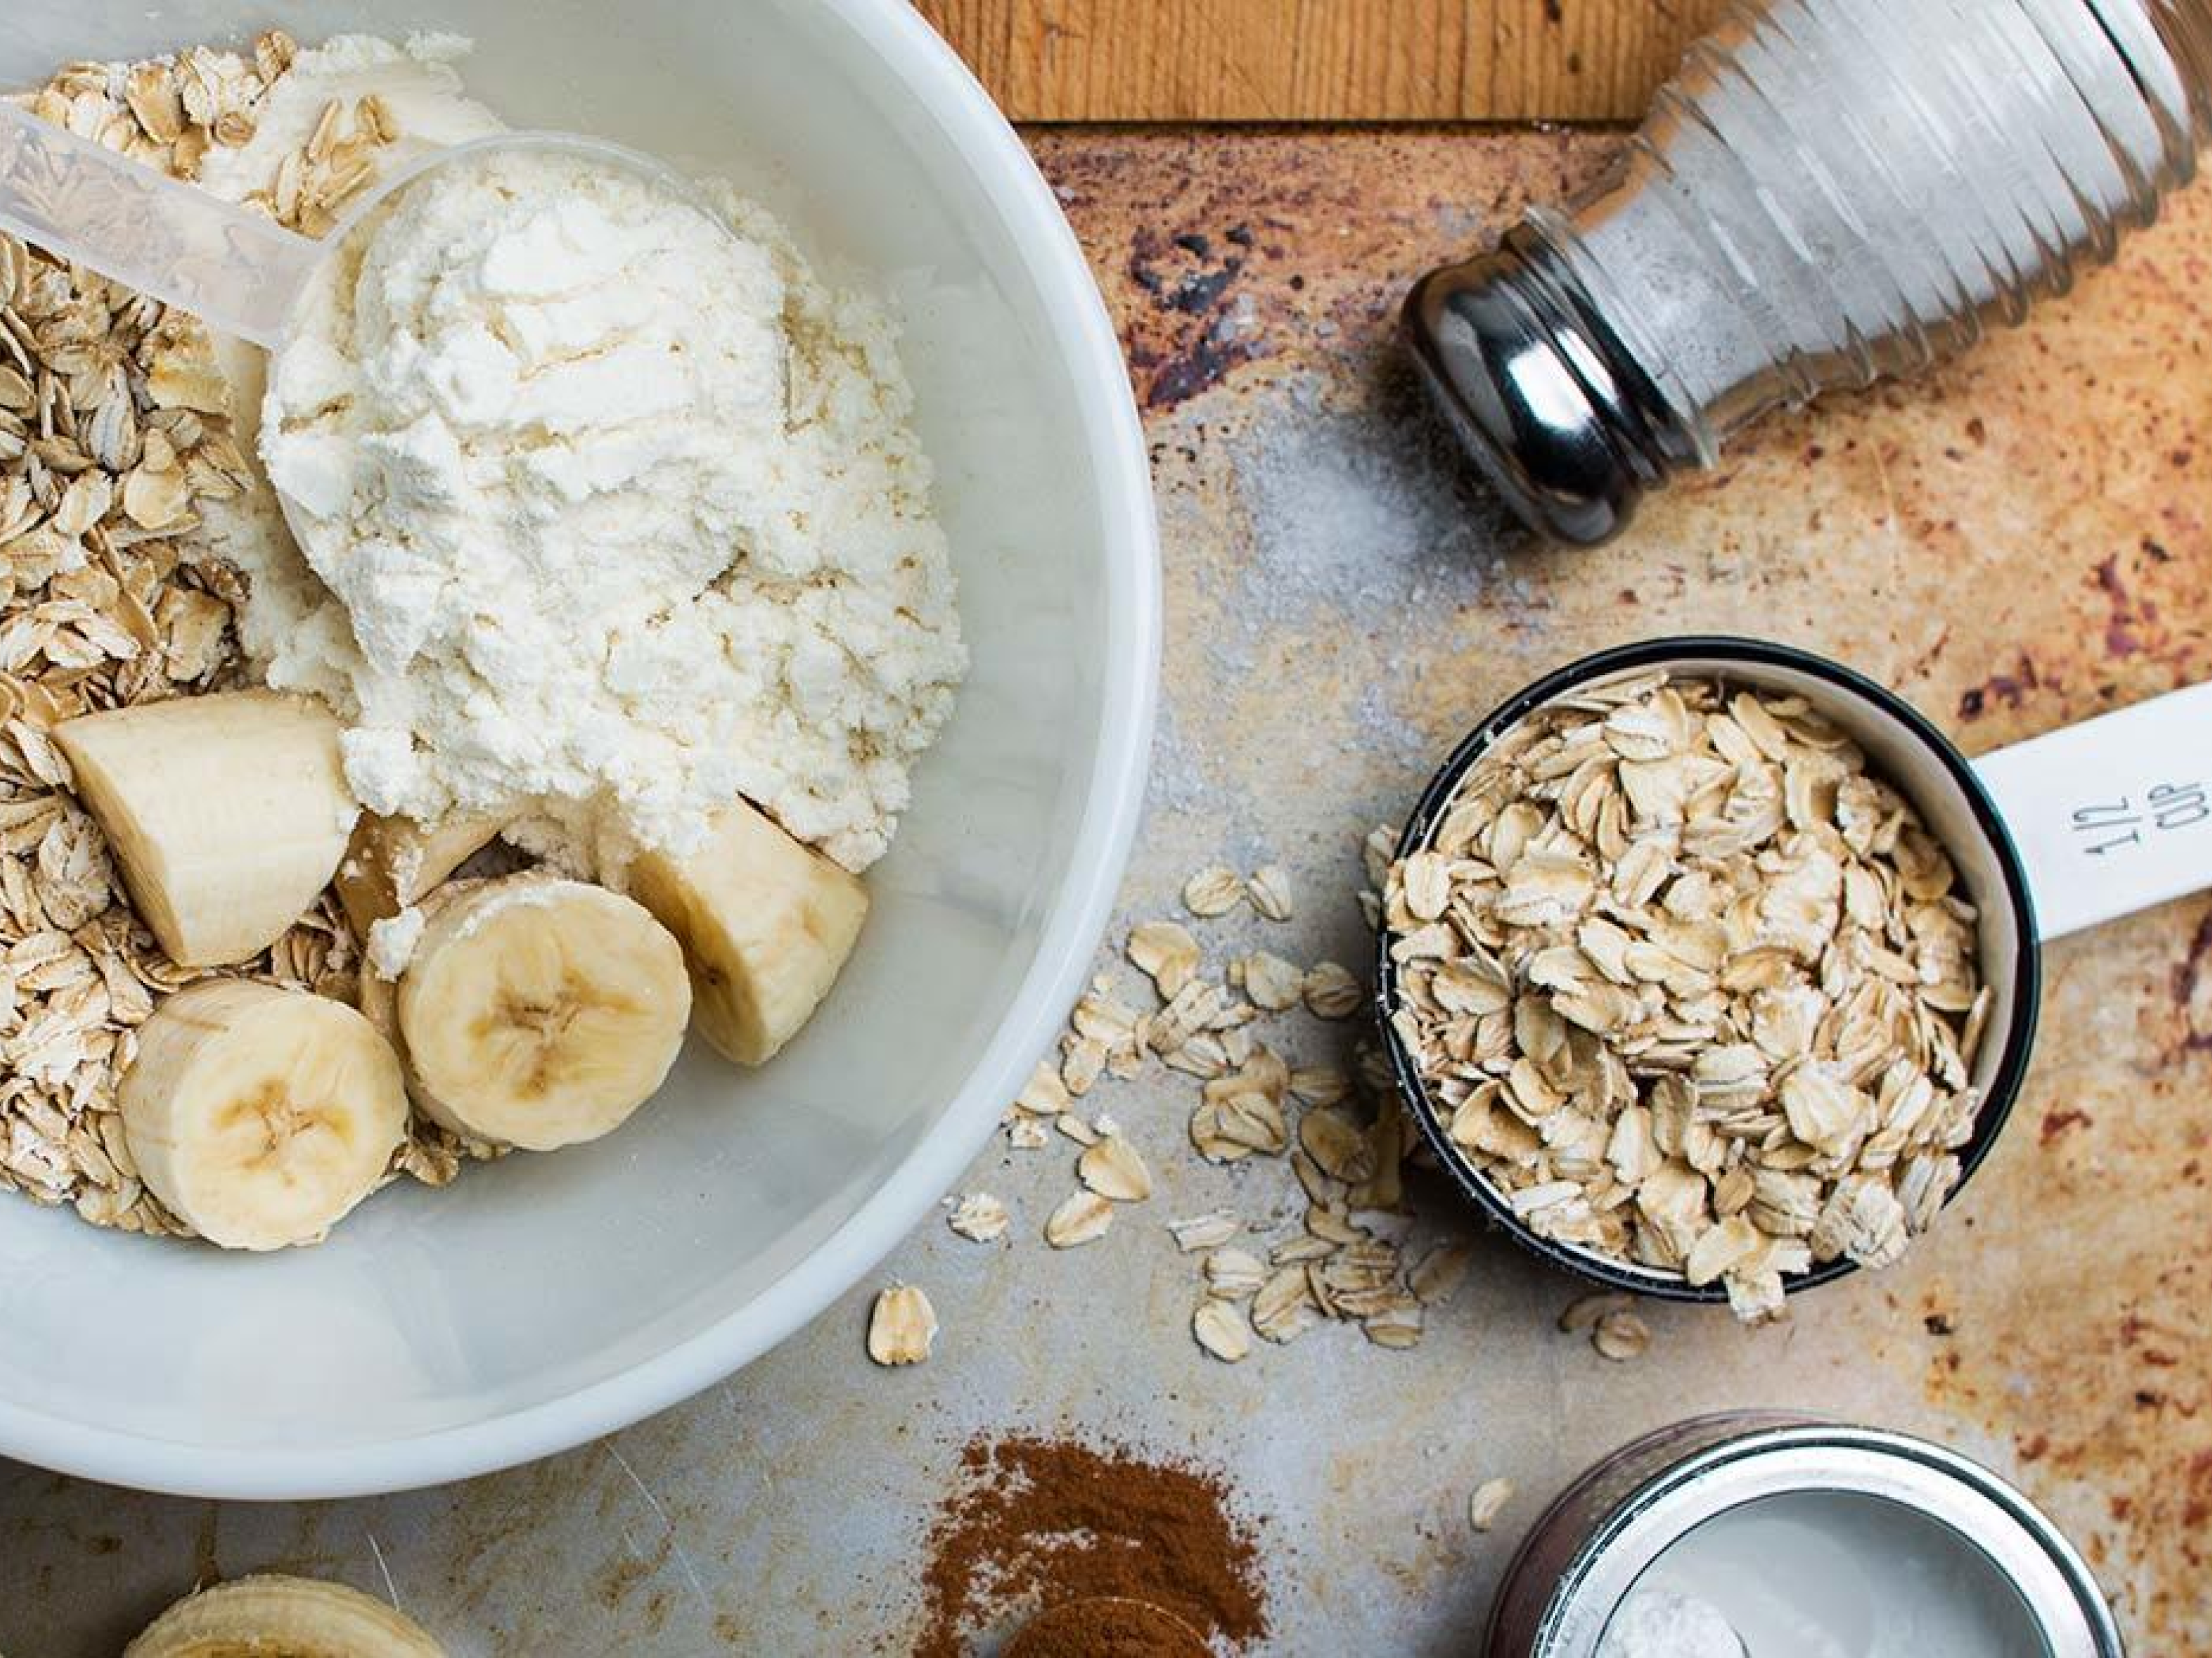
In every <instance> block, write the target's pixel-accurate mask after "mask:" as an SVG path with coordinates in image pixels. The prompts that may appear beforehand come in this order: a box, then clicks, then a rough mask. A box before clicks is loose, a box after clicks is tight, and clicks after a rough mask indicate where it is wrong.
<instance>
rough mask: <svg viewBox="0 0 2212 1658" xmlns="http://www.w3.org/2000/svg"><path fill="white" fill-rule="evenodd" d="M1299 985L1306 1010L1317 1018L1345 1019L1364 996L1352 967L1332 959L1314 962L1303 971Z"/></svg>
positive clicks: (1365, 995)
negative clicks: (1303, 979)
mask: <svg viewBox="0 0 2212 1658" xmlns="http://www.w3.org/2000/svg"><path fill="white" fill-rule="evenodd" d="M1300 988H1301V990H1302V992H1303V993H1304V996H1305V1003H1306V1011H1309V1012H1310V1013H1311V1014H1312V1015H1313V1016H1314V1017H1316V1018H1317V1019H1348V1018H1350V1017H1352V1015H1353V1014H1354V1013H1357V1012H1358V1011H1359V1009H1360V1005H1362V1004H1363V1003H1364V1002H1365V1001H1366V999H1367V993H1366V991H1364V989H1362V988H1361V987H1360V983H1359V981H1358V980H1357V979H1355V978H1353V977H1352V970H1351V969H1349V968H1346V967H1342V966H1340V965H1339V964H1338V963H1334V962H1320V963H1316V964H1315V965H1314V966H1313V967H1312V968H1310V969H1308V970H1307V973H1306V976H1305V981H1304V984H1303V985H1302V986H1301V987H1300Z"/></svg>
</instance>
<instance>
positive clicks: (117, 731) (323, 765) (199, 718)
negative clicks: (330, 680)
mask: <svg viewBox="0 0 2212 1658" xmlns="http://www.w3.org/2000/svg"><path fill="white" fill-rule="evenodd" d="M54 740H55V741H56V742H57V743H58V744H60V745H61V749H62V752H63V753H64V755H66V756H68V757H69V762H70V768H71V769H72V770H73V771H74V772H75V773H76V790H77V793H78V795H79V796H80V797H81V798H82V799H83V801H84V804H85V806H86V809H87V810H88V811H90V812H91V813H92V815H93V816H94V817H95V818H97V819H98V820H99V821H100V828H101V829H105V830H106V831H107V839H108V841H109V843H110V844H111V845H112V846H113V847H114V848H115V854H116V858H117V860H118V862H119V863H120V864H121V865H122V867H123V879H124V882H125V885H127V886H128V887H129V888H130V890H131V900H132V902H134V903H136V905H137V909H138V914H140V916H141V917H142V918H143V920H145V923H146V925H147V926H149V928H151V929H152V930H153V933H154V936H155V938H158V939H160V940H161V948H162V949H163V950H167V951H168V953H169V955H170V957H172V958H173V960H175V961H177V962H179V963H183V964H184V965H185V966H187V967H219V966H223V965H226V964H228V963H235V962H244V961H250V960H252V958H253V957H255V956H258V955H259V954H260V953H261V952H262V951H263V950H266V949H267V948H268V947H269V946H270V944H274V943H275V942H276V940H277V939H278V938H282V937H283V934H284V932H285V931H286V929H288V928H289V927H290V926H291V925H292V924H293V923H294V922H295V921H296V920H299V919H300V917H301V915H302V914H305V913H306V912H307V908H309V907H310V906H311V905H313V903H314V902H315V899H316V897H317V896H318V895H319V894H320V893H321V891H322V890H323V889H324V888H325V886H327V885H329V884H330V880H331V875H332V874H333V873H334V872H336V871H337V866H338V860H339V859H341V858H342V857H343V856H344V854H345V847H346V836H347V835H349V833H350V832H351V830H352V829H353V822H354V819H355V817H357V816H358V815H359V814H360V811H361V808H360V807H359V806H358V805H356V803H355V801H354V798H353V796H352V794H351V793H349V791H348V789H347V787H346V780H345V773H344V770H343V768H342V767H341V765H340V763H339V760H338V723H337V720H335V719H334V718H332V717H331V713H330V711H329V710H328V709H327V708H324V707H323V706H322V704H321V703H319V702H316V701H311V700H309V699H307V698H306V697H297V696H283V695H278V694H277V693H276V692H274V691H227V692H223V693H222V694H220V695H214V696H180V697H177V698H175V699H173V701H167V702H152V703H145V704H142V705H141V706H139V707H137V708H116V709H112V710H110V711H109V712H107V713H106V714H85V715H82V716H81V717H80V718H78V719H76V720H65V721H64V722H63V723H62V724H61V725H59V726H56V727H55V729H54Z"/></svg>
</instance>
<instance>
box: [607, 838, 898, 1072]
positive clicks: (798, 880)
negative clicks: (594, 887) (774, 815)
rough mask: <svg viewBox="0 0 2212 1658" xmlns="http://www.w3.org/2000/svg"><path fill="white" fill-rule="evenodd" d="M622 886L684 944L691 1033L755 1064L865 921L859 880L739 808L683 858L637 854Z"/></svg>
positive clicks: (803, 1013) (829, 975)
mask: <svg viewBox="0 0 2212 1658" xmlns="http://www.w3.org/2000/svg"><path fill="white" fill-rule="evenodd" d="M629 889H630V891H631V892H632V894H634V895H635V896H636V898H637V900H638V902H641V903H642V904H643V905H644V906H645V907H646V908H647V909H649V910H651V911H652V912H653V914H655V915H657V916H659V918H660V921H661V924H662V925H663V926H665V927H667V928H668V929H669V930H670V931H671V932H673V933H675V935H676V936H677V938H679V939H681V940H682V941H683V944H684V959H685V961H686V963H688V964H689V966H690V972H691V987H692V992H693V993H694V995H695V996H696V999H697V1001H698V1025H699V1034H700V1035H702V1036H704V1037H705V1038H706V1039H707V1040H708V1042H712V1043H713V1044H714V1047H715V1048H718V1049H719V1050H720V1052H721V1053H723V1054H726V1055H727V1056H728V1057H729V1058H731V1059H732V1060H736V1061H737V1062H738V1064H739V1065H760V1064H763V1063H764V1062H766V1061H767V1060H769V1059H772V1058H773V1057H774V1056H775V1054H776V1051H777V1050H778V1049H780V1048H782V1046H783V1045H784V1044H785V1043H786V1042H789V1041H790V1040H791V1039H792V1038H793V1036H795V1035H798V1034H799V1027H800V1026H802V1025H804V1024H805V1023H806V1022H807V1020H808V1019H810V1018H811V1017H813V1016H814V1010H815V1009H816V1008H817V1007H818V1006H820V1005H822V999H823V997H825V996H827V995H828V994H829V987H830V986H832V985H834V984H835V983H836V981H837V975H838V973H839V971H840V970H841V969H842V968H843V967H844V965H845V958H846V957H848V956H850V955H851V954H852V953H853V944H854V940H856V939H857V938H859V937H860V924H861V922H863V921H864V920H866V919H867V914H868V892H867V889H866V887H864V886H862V885H861V884H860V878H859V877H858V876H856V875H854V874H852V873H851V872H849V871H847V870H845V869H842V868H840V867H839V866H838V865H836V864H833V863H831V862H830V861H829V859H827V858H824V857H823V856H822V855H821V854H820V853H817V852H814V851H812V850H811V849H810V848H808V847H804V846H802V845H800V844H799V842H798V841H794V840H793V839H792V838H791V836H789V835H786V834H785V833H784V832H783V830H782V829H780V828H778V827H777V826H776V824H775V823H774V822H772V821H771V820H770V819H769V818H768V817H766V816H764V815H763V813H761V812H758V811H755V810H754V809H753V808H752V807H751V806H750V805H746V804H745V803H744V802H743V801H739V802H738V804H737V805H733V806H730V807H728V808H726V810H724V811H721V812H720V813H719V814H717V815H716V817H715V819H714V826H713V832H712V834H711V835H709V836H708V841H707V844H706V845H705V846H704V847H701V848H700V849H699V850H698V851H697V852H696V853H692V854H691V855H690V857H688V858H680V859H679V858H671V857H668V856H666V855H665V854H663V853H647V854H646V855H645V856H644V857H642V858H641V859H638V860H637V862H636V863H635V864H634V865H632V866H631V868H630V873H629Z"/></svg>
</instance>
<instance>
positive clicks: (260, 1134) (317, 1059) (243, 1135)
mask: <svg viewBox="0 0 2212 1658" xmlns="http://www.w3.org/2000/svg"><path fill="white" fill-rule="evenodd" d="M118 1104H119V1106H120V1107H121V1109H122V1114H123V1132H124V1135H125V1139H127V1140H128V1141H129V1143H130V1146H131V1157H133V1158H134V1159H136V1160H137V1164H138V1172H139V1174H140V1175H142V1176H143V1178H144V1180H145V1182H146V1184H147V1185H148V1187H150V1188H152V1190H153V1193H154V1195H155V1197H158V1198H159V1199H161V1201H162V1202H163V1203H165V1204H167V1206H169V1208H170V1210H171V1211H172V1212H173V1213H174V1214H175V1215H176V1216H177V1217H178V1218H179V1219H181V1220H183V1221H185V1222H186V1223H187V1224H190V1225H191V1228H192V1229H193V1230H195V1231H197V1233H198V1234H199V1235H200V1236H202V1237H204V1238H205V1239H207V1240H208V1242H210V1243H217V1244H221V1245H222V1247H223V1248H226V1249H282V1248H286V1247H287V1246H288V1245H291V1244H295V1243H313V1242H317V1241H318V1240H319V1239H320V1238H321V1237H322V1236H324V1234H325V1233H326V1232H328V1231H329V1230H330V1229H331V1227H332V1226H334V1225H336V1224H337V1223H338V1222H339V1221H340V1220H342V1219H343V1218H345V1216H346V1214H347V1212H349V1210H351V1209H352V1208H353V1206H355V1205H356V1204H357V1203H359V1202H360V1201H361V1200H362V1199H363V1198H365V1197H367V1196H368V1194H369V1193H371V1192H373V1191H374V1190H375V1189H376V1187H377V1185H378V1184H379V1183H380V1181H382V1180H383V1178H384V1175H385V1170H386V1168H387V1167H388V1166H389V1165H390V1163H391V1162H392V1153H393V1152H394V1151H397V1150H398V1145H399V1142H400V1139H401V1137H402V1136H403V1135H404V1133H406V1129H407V1090H406V1083H405V1079H404V1077H403V1075H402V1073H401V1072H400V1068H399V1058H398V1055H397V1054H394V1053H393V1052H392V1044H391V1043H389V1042H386V1041H385V1040H384V1038H383V1037H382V1036H380V1035H378V1034H377V1032H376V1029H375V1028H374V1026H372V1025H371V1024H370V1023H368V1020H366V1019H364V1018H362V1016H361V1015H360V1014H358V1013H356V1012H355V1011H353V1009H351V1008H349V1007H348V1006H346V1005H343V1003H340V1002H334V1001H331V1000H329V999H327V998H325V997H321V996H316V995H311V994H310V993H307V991H304V990H280V989H278V988H276V987H275V986H273V985H264V984H249V983H247V982H246V981H243V980H235V979H221V980H212V981H208V982H206V983H204V984H197V985H194V986H192V987H191V988H190V989H188V990H185V991H181V992H179V993H178V994H176V995H174V996H172V997H171V998H170V999H168V1000H167V1001H166V1002H164V1003H162V1004H161V1006H160V1008H158V1009H157V1010H155V1014H154V1017H152V1018H150V1019H149V1020H148V1021H147V1022H146V1023H145V1024H144V1025H143V1027H141V1028H140V1029H139V1032H138V1056H137V1059H135V1060H132V1061H131V1067H130V1069H129V1070H127V1071H125V1072H124V1073H123V1081H122V1084H121V1086H120V1088H119V1089H118Z"/></svg>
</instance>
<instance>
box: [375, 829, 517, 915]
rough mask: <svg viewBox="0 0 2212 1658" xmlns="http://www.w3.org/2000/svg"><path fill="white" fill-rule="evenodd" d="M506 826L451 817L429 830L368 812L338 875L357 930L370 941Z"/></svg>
mask: <svg viewBox="0 0 2212 1658" xmlns="http://www.w3.org/2000/svg"><path fill="white" fill-rule="evenodd" d="M506 827H507V825H506V823H505V822H504V821H503V820H502V819H500V818H497V817H449V818H447V820H446V821H445V822H444V823H435V824H429V825H425V824H422V823H416V822H415V821H414V820H413V819H412V818H410V817H378V816H376V815H375V814H374V812H364V813H363V814H362V819H361V821H360V822H359V823H356V824H355V825H354V830H353V839H352V840H350V841H348V842H347V843H346V849H345V856H344V857H343V859H341V860H340V861H339V864H338V872H337V888H338V902H341V903H343V905H344V906H345V912H346V918H347V919H348V920H350V921H351V922H352V923H353V926H354V931H355V932H357V933H359V934H360V935H361V936H362V938H367V937H368V930H369V928H371V927H373V926H375V925H376V924H377V923H378V922H379V921H384V920H390V919H391V918H392V916H394V915H397V914H399V912H400V911H401V910H403V909H405V908H408V907H409V906H410V905H411V904H415V903H418V902H421V901H422V898H423V897H424V896H427V895H428V892H429V891H430V890H431V889H432V888H433V887H435V886H436V885H437V884H439V883H440V882H441V881H443V880H444V879H445V878H447V876H448V875H451V874H452V873H453V872H454V871H455V870H457V869H459V867H460V866H461V865H463V864H465V863H466V862H468V860H469V859H471V858H473V857H475V856H476V854H477V853H479V852H481V851H483V849H484V847H488V846H489V845H490V844H491V842H492V841H493V839H494V837H495V836H496V835H498V834H499V832H500V830H501V829H505V828H506Z"/></svg>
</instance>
